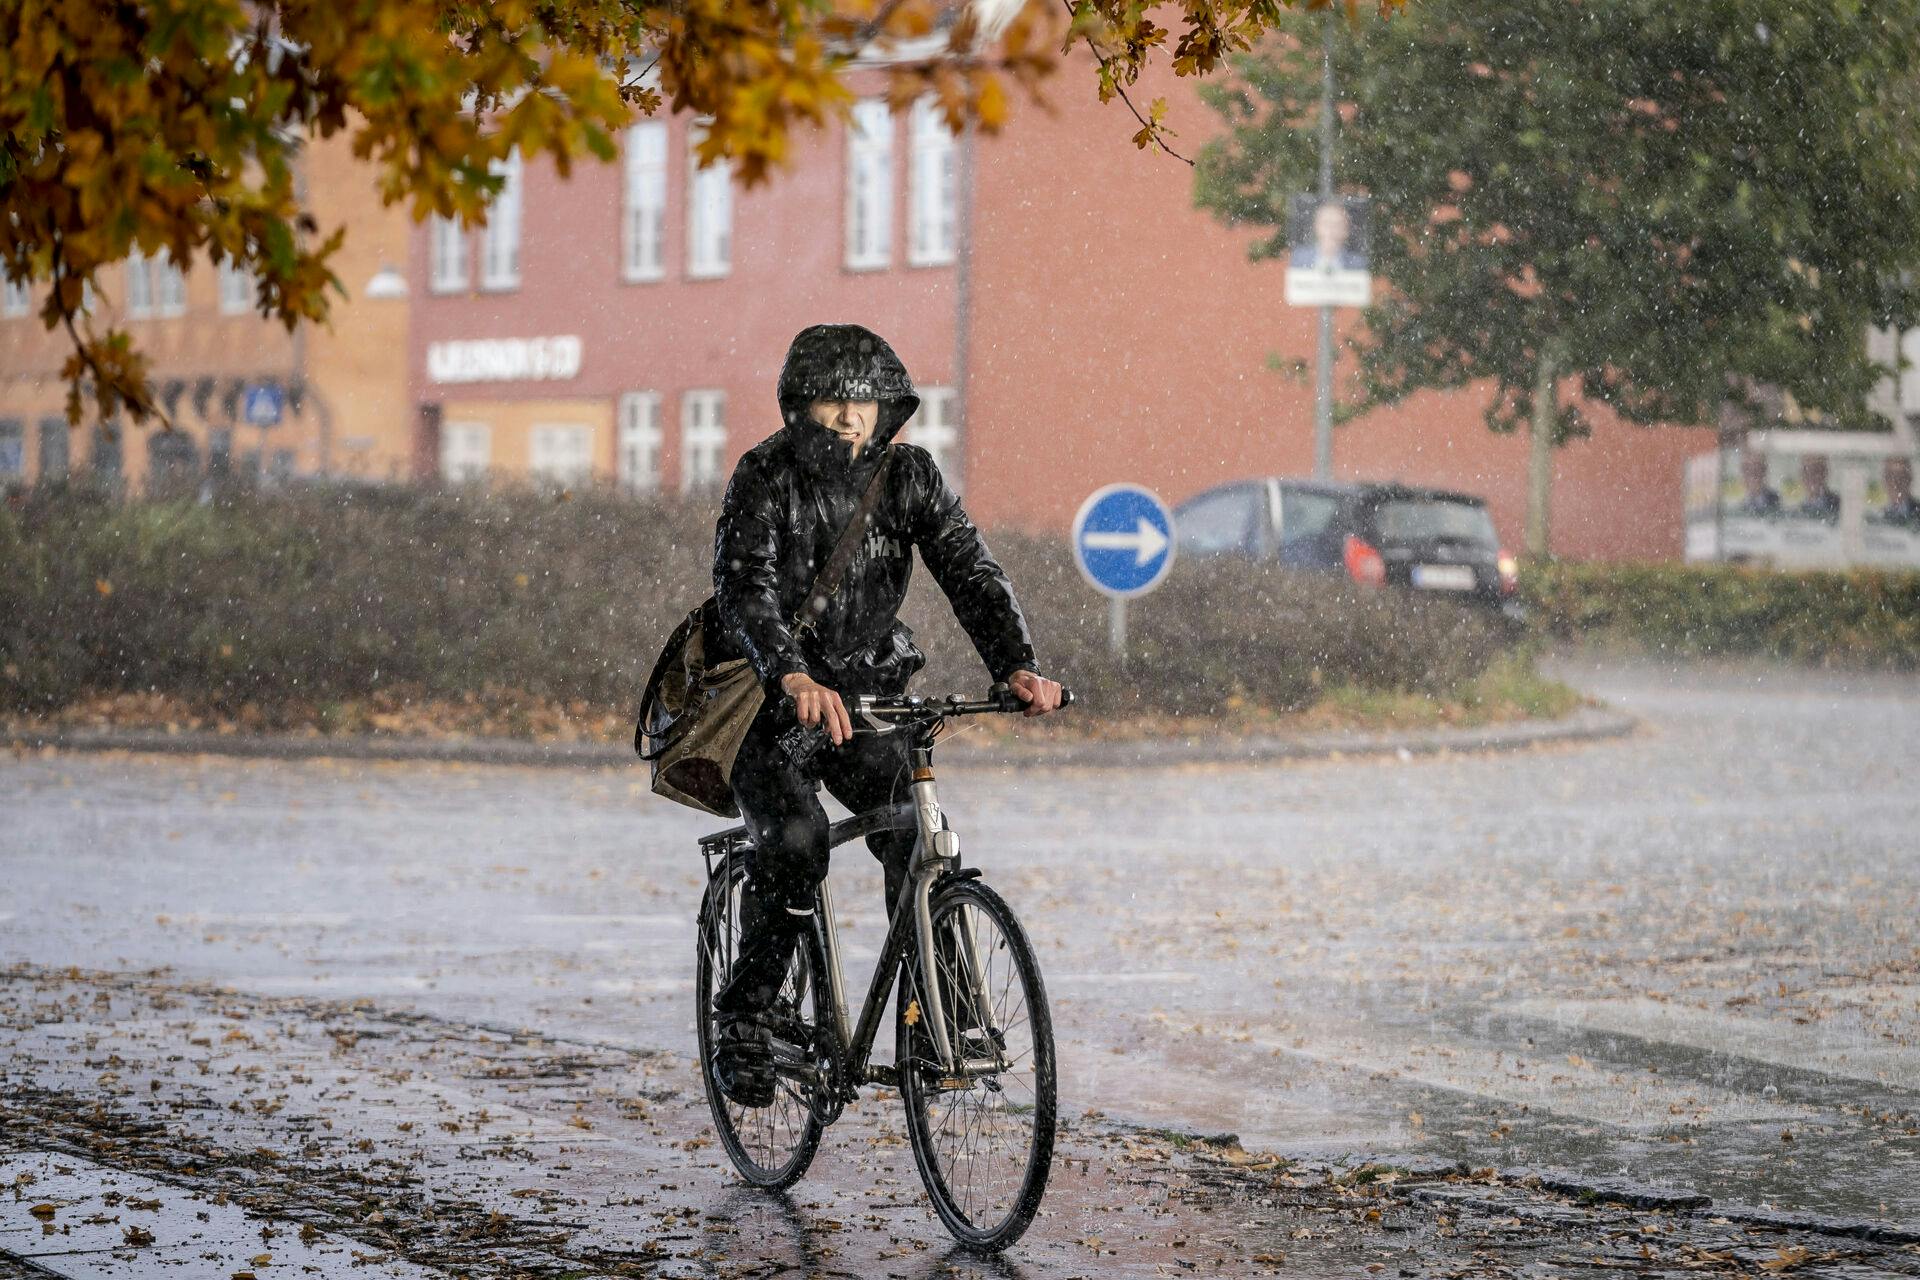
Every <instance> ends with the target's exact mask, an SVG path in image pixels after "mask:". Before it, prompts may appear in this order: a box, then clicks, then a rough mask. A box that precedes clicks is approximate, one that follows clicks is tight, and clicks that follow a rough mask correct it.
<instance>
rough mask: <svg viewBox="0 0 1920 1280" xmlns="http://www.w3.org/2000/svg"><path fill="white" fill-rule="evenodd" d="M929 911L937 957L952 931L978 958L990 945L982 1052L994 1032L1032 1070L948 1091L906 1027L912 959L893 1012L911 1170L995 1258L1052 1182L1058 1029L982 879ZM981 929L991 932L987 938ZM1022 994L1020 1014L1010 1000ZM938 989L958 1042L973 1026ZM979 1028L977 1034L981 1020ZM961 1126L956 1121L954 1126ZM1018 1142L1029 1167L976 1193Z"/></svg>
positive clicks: (941, 896)
mask: <svg viewBox="0 0 1920 1280" xmlns="http://www.w3.org/2000/svg"><path fill="white" fill-rule="evenodd" d="M930 910H931V912H932V916H933V928H934V937H935V939H936V941H935V949H936V950H940V949H941V939H943V938H945V937H952V936H955V935H953V934H951V933H943V930H951V929H952V928H953V926H954V924H955V923H956V922H959V923H960V924H961V925H962V926H963V927H968V926H970V928H971V936H972V937H973V938H974V939H975V948H976V951H977V950H978V949H979V945H980V943H981V942H983V941H984V942H985V945H986V948H987V951H988V954H984V955H981V956H980V957H979V958H980V967H981V969H982V970H983V971H984V972H983V976H984V977H986V979H987V981H986V982H985V983H984V984H983V985H985V986H986V987H987V988H988V989H989V999H990V1001H991V1006H992V1007H991V1009H990V1012H991V1013H992V1015H993V1016H992V1020H991V1023H990V1025H989V1027H988V1029H987V1030H986V1031H985V1032H984V1033H979V1036H980V1038H977V1040H976V1043H982V1044H984V1043H986V1041H985V1039H984V1036H985V1035H990V1034H991V1032H992V1031H993V1030H998V1031H999V1032H1000V1033H1001V1036H1002V1039H1003V1043H1002V1044H1000V1045H999V1046H997V1049H998V1051H999V1052H1000V1053H1001V1054H1002V1055H1004V1056H1005V1057H1007V1058H1009V1059H1012V1060H1013V1061H1014V1063H1015V1065H1016V1066H1018V1065H1019V1063H1020V1062H1022V1061H1025V1062H1027V1063H1028V1066H1027V1067H1026V1068H1025V1069H1024V1070H1022V1071H1018V1072H1016V1071H1008V1072H1005V1073H1001V1074H995V1075H993V1076H983V1077H980V1078H978V1079H973V1080H970V1081H969V1082H968V1084H967V1087H965V1088H950V1087H944V1086H943V1082H942V1081H941V1080H940V1079H939V1077H938V1072H937V1070H935V1069H934V1068H933V1064H932V1061H931V1052H930V1050H929V1049H927V1048H925V1047H923V1046H925V1045H928V1044H930V1043H931V1041H930V1039H929V1037H928V1036H927V1033H926V1031H925V1029H924V1027H916V1025H915V1022H917V1021H918V1019H917V1018H915V1020H914V1022H910V1021H909V1014H908V1010H909V1008H910V1007H912V1006H913V1005H914V1004H915V1003H916V999H917V997H916V996H915V994H914V992H915V991H916V989H917V987H918V985H919V978H918V975H917V972H916V967H917V961H916V960H915V959H914V958H913V957H912V956H910V957H909V958H908V960H907V962H906V965H905V975H904V977H903V980H902V982H901V984H900V994H899V996H898V998H897V1001H896V1005H897V1007H896V1012H895V1046H896V1047H895V1065H896V1068H897V1070H898V1072H899V1080H900V1098H901V1101H902V1103H903V1104H905V1107H906V1111H907V1134H908V1137H909V1138H910V1140H911V1142H912V1146H913V1162H914V1164H915V1165H916V1166H917V1167H918V1168H919V1170H920V1181H921V1183H922V1184H923V1185H924V1186H925V1187H926V1189H927V1195H928V1197H929V1198H930V1199H931V1200H932V1201H933V1207H934V1210H935V1212H936V1213H938V1214H939V1216H940V1221H941V1222H942V1223H943V1224H944V1225H945V1226H946V1228H947V1230H948V1231H950V1232H952V1233H953V1235H954V1237H955V1238H956V1239H957V1240H959V1241H960V1242H961V1243H962V1244H963V1245H966V1246H968V1247H969V1248H972V1249H977V1250H981V1251H983V1252H998V1251H999V1250H1002V1249H1005V1248H1007V1247H1008V1246H1009V1245H1011V1244H1013V1243H1014V1242H1015V1241H1016V1240H1018V1239H1019V1238H1020V1236H1021V1234H1022V1233H1024V1232H1025V1231H1026V1229H1027V1228H1028V1226H1030V1225H1031V1224H1032V1222H1033V1217H1034V1215H1035V1214H1036V1213H1038V1212H1039V1209H1040V1201H1041V1199H1042V1197H1043V1196H1045V1194H1046V1189H1047V1178H1048V1175H1049V1174H1050V1173H1051V1171H1052V1166H1053V1142H1054V1135H1055V1131H1056V1127H1057V1123H1058V1107H1059V1098H1058V1096H1057V1092H1056V1081H1055V1077H1054V1056H1053V1018H1052V1015H1051V1013H1050V1011H1049V1009H1048V1006H1047V991H1046V984H1045V982H1044V981H1043V980H1042V978H1041V975H1040V965H1039V962H1038V960H1036V959H1035V957H1034V954H1033V944H1032V943H1031V942H1029V941H1028V939H1027V934H1026V930H1024V929H1023V928H1021V926H1020V921H1019V919H1018V918H1017V917H1016V916H1015V915H1014V914H1013V910H1012V908H1010V907H1009V906H1007V904H1006V901H1005V900H1004V899H1003V898H1001V897H1000V895H999V894H997V893H995V892H994V891H993V890H992V889H990V888H988V887H987V886H986V885H984V884H981V883H980V882H979V881H978V880H962V881H958V882H957V883H954V884H951V885H949V886H947V887H946V888H944V889H942V890H941V891H940V892H939V893H938V894H936V895H935V897H934V900H933V903H932V904H931V908H930ZM982 925H990V926H991V929H990V930H983V929H982V928H981V926H982ZM983 933H985V934H986V935H987V936H986V937H985V938H983V937H982V934H983ZM939 968H940V972H941V973H942V974H943V975H945V974H947V973H948V972H950V968H949V966H947V965H945V964H943V965H941V966H940V967H939ZM1016 985H1017V987H1018V988H1019V995H1020V1001H1021V1006H1022V1007H1023V1008H1024V1013H1022V1012H1020V1010H1019V1009H1016V1008H1015V1007H1014V1006H1012V1005H1011V1004H1010V1003H1009V1001H1008V997H1009V996H1010V994H1011V993H1012V991H1013V989H1014V987H1015V986H1016ZM942 986H943V1001H942V1003H943V1007H944V1008H946V1009H947V1010H949V1013H948V1015H947V1016H948V1021H949V1024H950V1034H952V1033H954V1032H957V1031H958V1026H957V1024H955V1018H956V1017H965V1015H964V1014H957V1013H956V1012H955V1002H953V1001H951V1000H946V999H944V989H945V987H946V981H945V978H944V977H943V979H942ZM996 990H997V992H998V995H997V996H995V995H994V992H995V991H996ZM971 1021H972V1023H973V1025H974V1027H975V1028H976V1031H978V1028H979V1026H980V1023H979V1021H978V1019H972V1020H971ZM1022 1084H1024V1089H1025V1092H1026V1094H1027V1098H1026V1100H1024V1101H1023V1100H1021V1099H1018V1098H1009V1097H1008V1094H1009V1092H1010V1091H1012V1090H1014V1089H1016V1088H1019V1087H1021V1086H1022ZM1002 1116H1005V1117H1008V1118H1019V1119H1020V1123H1019V1124H1017V1125H1015V1124H1012V1123H1009V1124H1008V1125H1007V1126H1005V1127H1004V1128H1002V1127H1001V1126H999V1125H998V1123H997V1122H998V1120H999V1119H1000V1118H1001V1117H1002ZM955 1117H960V1119H959V1122H958V1127H956V1123H955ZM1016 1129H1017V1131H1018V1132H1017V1134H1016V1132H1015V1131H1016ZM963 1139H964V1140H963ZM1016 1142H1017V1144H1018V1145H1019V1146H1020V1147H1022V1148H1024V1153H1023V1158H1019V1159H1012V1158H1010V1159H1007V1160H1004V1161H998V1160H996V1163H1000V1164H1004V1165H1005V1171H1006V1173H1007V1174H1009V1175H1011V1176H1009V1177H1008V1178H1005V1179H1003V1180H1000V1181H1001V1182H1003V1183H1004V1189H1003V1192H1002V1193H999V1194H992V1193H993V1192H995V1190H996V1188H995V1187H987V1188H982V1187H980V1186H979V1181H980V1178H979V1175H980V1173H981V1172H982V1170H981V1169H980V1168H977V1167H975V1166H976V1164H977V1160H976V1157H978V1156H980V1155H982V1154H983V1153H985V1154H988V1155H989V1156H993V1155H996V1154H997V1155H1007V1156H1012V1155H1013V1154H1014V1153H1013V1151H1012V1146H1013V1145H1014V1144H1015V1143H1016ZM996 1146H998V1147H1000V1148H1001V1150H1000V1151H999V1152H998V1153H995V1152H994V1151H993V1150H992V1149H993V1148H994V1147H996ZM1016 1166H1017V1173H1016Z"/></svg>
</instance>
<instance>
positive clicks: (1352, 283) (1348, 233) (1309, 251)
mask: <svg viewBox="0 0 1920 1280" xmlns="http://www.w3.org/2000/svg"><path fill="white" fill-rule="evenodd" d="M1368 212H1369V209H1368V200H1367V198H1366V197H1365V196H1318V195H1296V196H1294V197H1293V203H1292V206H1291V208H1290V209H1289V210H1288V214H1287V295H1286V296H1287V303H1288V305H1290V306H1295V307H1364V306H1366V305H1367V304H1368V303H1369V302H1371V301H1372V300H1373V272H1372V266H1371V263H1370V261H1369V259H1368V256H1367V220H1368V219H1367V215H1368Z"/></svg>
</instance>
